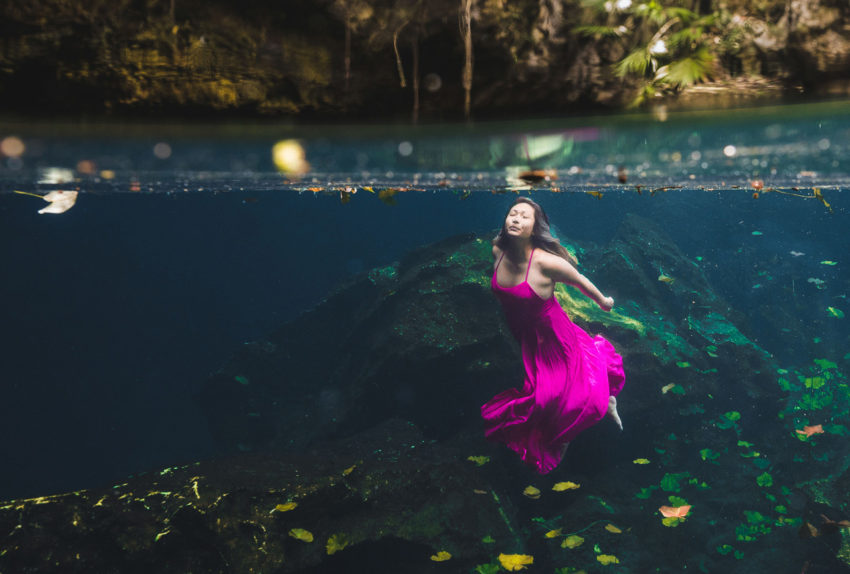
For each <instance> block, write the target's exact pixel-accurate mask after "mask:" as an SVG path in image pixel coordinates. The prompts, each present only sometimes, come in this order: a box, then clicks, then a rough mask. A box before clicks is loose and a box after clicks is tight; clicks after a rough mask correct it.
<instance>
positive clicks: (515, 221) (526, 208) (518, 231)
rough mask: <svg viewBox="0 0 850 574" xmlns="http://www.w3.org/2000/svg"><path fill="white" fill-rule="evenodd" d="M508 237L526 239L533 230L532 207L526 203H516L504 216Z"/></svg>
mask: <svg viewBox="0 0 850 574" xmlns="http://www.w3.org/2000/svg"><path fill="white" fill-rule="evenodd" d="M505 231H506V232H507V234H508V237H514V238H517V239H528V238H530V237H531V233H532V231H534V208H533V207H531V206H530V205H528V204H527V203H517V204H516V205H514V206H513V207H512V208H511V210H510V211H509V212H508V216H507V217H506V218H505Z"/></svg>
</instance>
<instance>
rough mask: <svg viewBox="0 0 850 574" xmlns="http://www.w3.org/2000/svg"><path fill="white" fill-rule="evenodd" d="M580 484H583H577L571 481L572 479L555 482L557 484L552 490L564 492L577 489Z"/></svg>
mask: <svg viewBox="0 0 850 574" xmlns="http://www.w3.org/2000/svg"><path fill="white" fill-rule="evenodd" d="M580 486H581V485H580V484H576V483H575V482H570V481H567V482H558V483H555V485H554V486H553V487H552V490H554V491H555V492H563V491H565V490H575V489H577V488H579V487H580Z"/></svg>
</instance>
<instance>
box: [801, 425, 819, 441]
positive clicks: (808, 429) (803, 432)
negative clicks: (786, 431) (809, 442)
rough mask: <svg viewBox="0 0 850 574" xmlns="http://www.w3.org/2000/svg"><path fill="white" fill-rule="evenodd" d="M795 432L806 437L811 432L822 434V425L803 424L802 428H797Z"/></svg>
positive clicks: (810, 434) (811, 433)
mask: <svg viewBox="0 0 850 574" xmlns="http://www.w3.org/2000/svg"><path fill="white" fill-rule="evenodd" d="M796 432H797V434H799V435H804V436H805V437H806V438H809V437H810V436H812V435H813V434H822V433H823V425H812V426H805V427H803V430H800V429H797V431H796Z"/></svg>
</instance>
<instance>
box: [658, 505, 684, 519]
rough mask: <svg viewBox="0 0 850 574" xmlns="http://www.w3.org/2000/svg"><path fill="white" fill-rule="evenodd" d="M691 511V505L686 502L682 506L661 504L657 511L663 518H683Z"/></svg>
mask: <svg viewBox="0 0 850 574" xmlns="http://www.w3.org/2000/svg"><path fill="white" fill-rule="evenodd" d="M690 511H691V505H689V504H686V505H684V506H662V507H661V508H659V509H658V512H660V513H661V516H663V517H664V518H684V517H686V516H687V515H688V514H689V513H690Z"/></svg>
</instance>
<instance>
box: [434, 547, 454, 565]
mask: <svg viewBox="0 0 850 574" xmlns="http://www.w3.org/2000/svg"><path fill="white" fill-rule="evenodd" d="M451 557H452V555H451V554H450V553H449V552H446V551H445V550H440V551H439V552H437V553H436V554H432V555H431V560H433V561H434V562H445V561H446V560H449V559H451Z"/></svg>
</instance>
